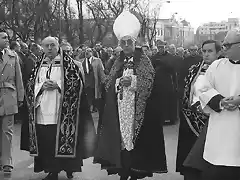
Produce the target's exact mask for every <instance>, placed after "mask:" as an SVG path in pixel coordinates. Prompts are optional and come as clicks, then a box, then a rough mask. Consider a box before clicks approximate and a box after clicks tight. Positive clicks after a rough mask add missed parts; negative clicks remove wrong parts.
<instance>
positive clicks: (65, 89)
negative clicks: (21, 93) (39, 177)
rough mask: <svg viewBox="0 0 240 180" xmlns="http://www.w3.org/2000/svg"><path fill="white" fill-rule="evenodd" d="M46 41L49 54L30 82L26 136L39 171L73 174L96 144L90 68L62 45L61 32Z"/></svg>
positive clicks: (51, 178) (50, 179)
mask: <svg viewBox="0 0 240 180" xmlns="http://www.w3.org/2000/svg"><path fill="white" fill-rule="evenodd" d="M42 46H43V49H44V55H43V56H42V58H41V60H40V61H38V62H36V65H35V68H34V69H33V71H32V74H31V77H30V79H29V80H28V83H27V88H26V94H27V102H28V110H29V123H28V126H29V127H28V128H29V138H28V139H24V140H22V142H26V143H27V144H29V149H28V150H29V152H30V155H32V156H34V172H41V171H44V172H45V173H48V175H47V176H46V177H45V178H44V180H57V179H58V173H59V172H60V171H66V172H67V177H68V178H73V172H79V171H81V166H82V165H83V162H82V159H83V158H88V157H90V156H92V152H93V148H94V147H93V146H94V137H95V129H94V125H93V120H92V116H91V113H90V110H89V107H88V103H87V99H86V95H85V92H84V74H83V71H82V66H81V64H80V63H79V62H77V61H75V60H73V59H72V58H71V57H70V56H69V55H67V54H66V53H65V52H63V51H62V50H61V48H59V43H58V40H57V39H56V38H55V37H47V38H45V39H44V40H43V41H42ZM23 129H26V128H23Z"/></svg>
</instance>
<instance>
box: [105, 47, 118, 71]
mask: <svg viewBox="0 0 240 180" xmlns="http://www.w3.org/2000/svg"><path fill="white" fill-rule="evenodd" d="M121 51H122V48H121V47H120V46H118V47H116V48H115V49H114V53H113V56H112V57H111V58H110V59H109V60H108V62H107V64H106V68H105V71H104V72H105V74H107V75H108V74H109V72H110V70H111V68H112V66H113V64H114V62H115V61H116V60H117V59H118V58H119V57H120V53H121Z"/></svg>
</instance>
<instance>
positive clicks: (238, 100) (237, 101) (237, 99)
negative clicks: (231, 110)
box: [226, 96, 240, 106]
mask: <svg viewBox="0 0 240 180" xmlns="http://www.w3.org/2000/svg"><path fill="white" fill-rule="evenodd" d="M226 102H227V103H228V104H233V105H235V106H239V105H240V96H232V97H230V98H229V99H227V100H226Z"/></svg>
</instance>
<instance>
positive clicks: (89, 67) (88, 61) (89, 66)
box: [87, 58, 92, 73]
mask: <svg viewBox="0 0 240 180" xmlns="http://www.w3.org/2000/svg"><path fill="white" fill-rule="evenodd" d="M87 63H88V73H90V71H91V70H92V68H91V67H92V65H91V63H90V58H89V59H87Z"/></svg>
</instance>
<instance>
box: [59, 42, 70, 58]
mask: <svg viewBox="0 0 240 180" xmlns="http://www.w3.org/2000/svg"><path fill="white" fill-rule="evenodd" d="M60 47H61V49H62V50H63V51H64V52H65V53H67V54H68V55H69V56H71V57H72V55H73V50H72V46H71V44H70V43H68V42H62V43H61V44H60Z"/></svg>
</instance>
